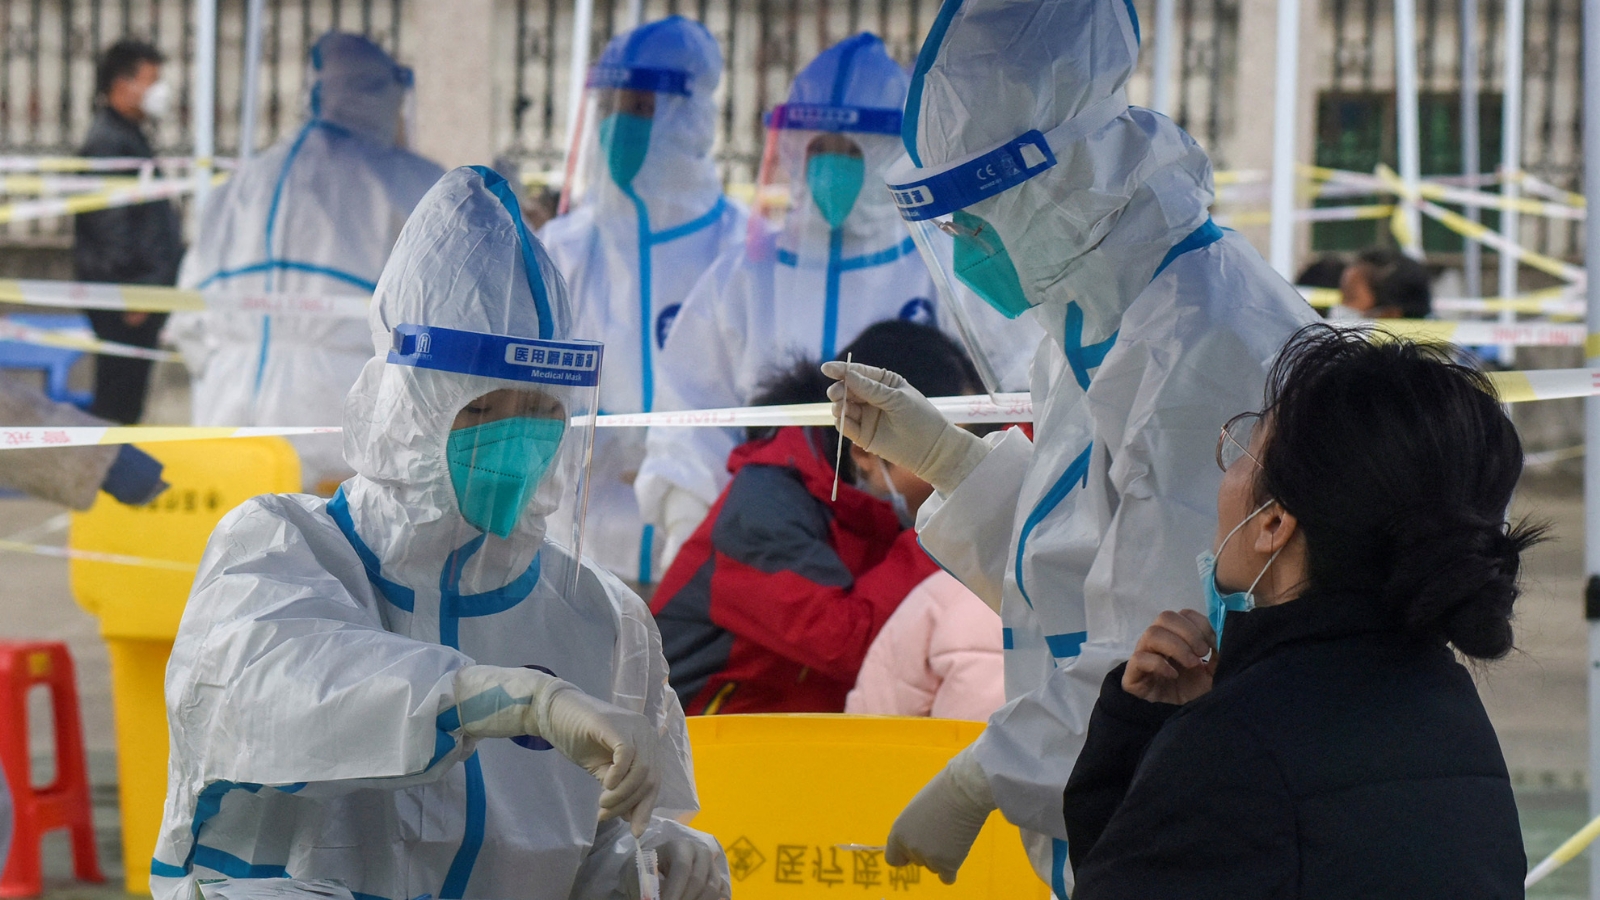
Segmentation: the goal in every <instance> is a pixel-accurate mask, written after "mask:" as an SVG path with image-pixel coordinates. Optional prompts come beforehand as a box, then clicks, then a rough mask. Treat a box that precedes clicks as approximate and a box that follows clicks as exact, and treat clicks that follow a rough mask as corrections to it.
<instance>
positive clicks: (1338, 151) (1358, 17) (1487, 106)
mask: <svg viewBox="0 0 1600 900" xmlns="http://www.w3.org/2000/svg"><path fill="white" fill-rule="evenodd" d="M1477 6H1478V22H1477V28H1476V34H1477V37H1478V43H1477V57H1478V61H1479V72H1478V83H1479V90H1480V93H1481V102H1480V105H1479V109H1480V119H1481V122H1482V128H1481V141H1480V149H1479V155H1480V157H1481V165H1482V168H1483V169H1484V170H1485V171H1490V170H1493V169H1494V168H1495V167H1496V166H1497V165H1498V164H1499V161H1500V106H1501V102H1500V101H1501V96H1502V91H1503V84H1502V74H1503V73H1502V68H1503V65H1504V60H1505V57H1504V49H1505V46H1504V45H1505V32H1504V26H1505V22H1504V4H1503V3H1501V2H1497V0H1480V2H1479V3H1478V4H1477ZM1392 9H1393V4H1392V3H1390V2H1387V0H1323V3H1322V9H1321V14H1322V33H1324V34H1327V35H1330V36H1331V39H1332V40H1331V47H1332V50H1331V52H1330V53H1328V54H1327V56H1328V63H1329V65H1328V66H1327V68H1326V70H1325V71H1324V73H1323V75H1322V78H1321V80H1320V83H1319V84H1318V85H1317V90H1318V96H1319V102H1318V105H1317V123H1316V124H1317V146H1316V157H1317V162H1319V163H1321V164H1324V165H1331V166H1336V167H1339V168H1357V169H1365V170H1369V171H1370V169H1371V168H1372V166H1374V165H1376V164H1377V163H1378V162H1386V163H1388V164H1390V165H1394V164H1395V162H1396V157H1397V147H1396V133H1395V114H1394V85H1395V76H1394V65H1395V54H1394V30H1393V19H1392V16H1391V11H1392ZM1417 15H1418V22H1417V35H1418V43H1417V50H1418V54H1417V69H1418V72H1417V76H1418V84H1419V87H1420V90H1421V98H1420V112H1421V123H1422V133H1421V144H1422V147H1421V150H1422V167H1423V168H1422V171H1423V174H1425V175H1429V174H1448V173H1457V172H1460V171H1461V146H1460V145H1461V122H1460V113H1459V108H1460V99H1459V98H1460V87H1461V52H1460V49H1461V30H1460V25H1461V22H1460V3H1459V0H1420V2H1419V3H1418V4H1417ZM1581 18H1582V2H1581V0H1527V12H1526V27H1525V29H1524V43H1523V94H1522V97H1523V101H1522V103H1523V120H1522V136H1523V137H1522V159H1523V165H1524V167H1525V168H1526V169H1527V170H1528V171H1529V172H1531V173H1533V174H1534V175H1537V176H1539V177H1540V178H1542V179H1544V180H1546V181H1550V182H1552V183H1554V184H1556V185H1559V186H1561V187H1565V188H1567V189H1568V190H1573V191H1580V190H1582V170H1581V168H1582V148H1583V120H1582V115H1581V111H1582V103H1581V102H1580V101H1581V88H1582V84H1581V82H1582V65H1583V47H1582V34H1583V29H1582V27H1581V25H1582V23H1581ZM1489 219H1490V224H1494V221H1493V219H1494V217H1493V215H1492V214H1491V215H1490V216H1489ZM1521 227H1522V233H1521V239H1522V240H1523V241H1524V242H1526V243H1529V244H1531V245H1532V246H1534V247H1535V248H1537V249H1539V250H1541V251H1543V252H1546V253H1550V254H1553V255H1558V256H1566V257H1570V258H1577V257H1580V256H1581V255H1582V253H1583V245H1582V236H1581V230H1580V223H1578V222H1576V221H1558V220H1552V219H1537V218H1531V217H1524V218H1523V220H1522V226H1521ZM1382 228H1383V226H1382V225H1379V224H1373V223H1339V224H1336V225H1321V226H1318V235H1319V244H1320V245H1321V246H1324V247H1341V248H1348V247H1349V246H1351V245H1356V244H1363V243H1370V241H1371V240H1373V239H1376V238H1377V237H1378V235H1379V233H1380V232H1381V230H1382ZM1428 231H1429V234H1428V236H1427V240H1426V244H1427V246H1428V248H1429V249H1430V250H1450V249H1455V248H1458V247H1459V246H1460V240H1459V238H1456V237H1454V236H1451V235H1449V234H1448V233H1447V232H1445V231H1444V229H1442V228H1439V227H1438V226H1435V225H1433V223H1429V226H1428Z"/></svg>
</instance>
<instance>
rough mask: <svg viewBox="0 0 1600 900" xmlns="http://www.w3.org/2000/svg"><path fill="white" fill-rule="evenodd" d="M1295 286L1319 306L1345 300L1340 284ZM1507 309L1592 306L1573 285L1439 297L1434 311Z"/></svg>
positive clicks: (1573, 310) (1554, 310) (1572, 312)
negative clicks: (1510, 295)
mask: <svg viewBox="0 0 1600 900" xmlns="http://www.w3.org/2000/svg"><path fill="white" fill-rule="evenodd" d="M1295 290H1297V291H1299V292H1300V296H1302V297H1304V298H1306V302H1307V303H1309V304H1311V305H1312V306H1314V307H1316V308H1317V309H1331V308H1332V307H1335V306H1338V305H1339V303H1340V302H1341V301H1342V300H1343V297H1342V295H1341V294H1340V293H1339V290H1338V289H1337V288H1319V287H1306V286H1305V285H1299V286H1297V287H1296V288H1295ZM1503 309H1509V310H1511V311H1512V312H1515V313H1521V314H1523V315H1529V316H1567V317H1571V316H1578V317H1582V316H1583V315H1584V314H1585V313H1586V312H1587V310H1588V303H1587V302H1586V301H1584V300H1583V299H1582V296H1581V295H1580V294H1579V293H1578V291H1577V290H1576V289H1575V288H1574V287H1572V286H1571V285H1565V286H1562V287H1553V288H1545V289H1544V290H1542V291H1531V292H1529V293H1526V294H1522V295H1520V296H1517V297H1513V298H1511V299H1510V300H1506V299H1505V298H1503V297H1435V298H1434V300H1433V311H1434V312H1437V313H1457V314H1477V313H1497V312H1500V311H1501V310H1503Z"/></svg>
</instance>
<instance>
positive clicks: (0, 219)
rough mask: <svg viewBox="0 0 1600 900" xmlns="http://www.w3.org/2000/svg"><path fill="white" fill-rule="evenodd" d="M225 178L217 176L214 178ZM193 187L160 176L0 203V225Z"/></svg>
mask: <svg viewBox="0 0 1600 900" xmlns="http://www.w3.org/2000/svg"><path fill="white" fill-rule="evenodd" d="M224 178H226V176H224V175H218V176H217V177H216V181H217V182H218V183H221V181H222V180H223V179H224ZM193 190H194V181H193V180H191V179H188V178H163V179H159V180H155V181H150V182H147V183H144V184H136V185H134V186H132V187H125V188H118V189H116V190H111V191H97V192H94V193H91V194H74V195H72V196H70V197H51V198H48V199H44V200H23V201H20V202H18V203H9V204H5V205H3V206H0V225H3V224H5V223H8V222H29V221H33V220H35V219H48V218H52V217H54V216H75V215H77V214H79V213H86V212H99V211H100V210H103V209H116V208H118V207H122V206H135V205H137V204H140V203H150V202H152V201H155V200H168V199H171V198H173V197H180V196H182V195H184V194H187V193H190V192H192V191H193Z"/></svg>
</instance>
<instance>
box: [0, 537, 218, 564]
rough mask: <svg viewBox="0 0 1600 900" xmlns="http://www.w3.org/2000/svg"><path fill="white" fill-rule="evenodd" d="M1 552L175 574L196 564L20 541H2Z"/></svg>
mask: <svg viewBox="0 0 1600 900" xmlns="http://www.w3.org/2000/svg"><path fill="white" fill-rule="evenodd" d="M0 551H6V552H8V553H31V554H33V555H35V556H54V557H56V558H58V559H81V560H83V561H85V562H100V563H112V564H114V565H119V566H141V567H143V568H147V569H167V570H170V571H173V572H193V571H194V570H195V564H194V563H181V562H174V561H172V560H170V559H149V558H147V557H143V556H124V555H122V554H121V553H99V552H97V551H94V550H77V549H74V548H72V547H51V546H48V545H45V544H24V543H21V542H19V541H8V540H0Z"/></svg>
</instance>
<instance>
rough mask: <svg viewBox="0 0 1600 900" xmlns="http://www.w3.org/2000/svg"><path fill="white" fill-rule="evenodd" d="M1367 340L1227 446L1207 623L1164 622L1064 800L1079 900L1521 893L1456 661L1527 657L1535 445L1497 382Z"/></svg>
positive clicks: (1507, 811)
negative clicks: (1522, 436) (1516, 650)
mask: <svg viewBox="0 0 1600 900" xmlns="http://www.w3.org/2000/svg"><path fill="white" fill-rule="evenodd" d="M1368 337H1369V336H1368V335H1365V334H1362V333H1359V332H1351V331H1336V330H1334V329H1332V328H1329V327H1328V326H1323V325H1313V326H1310V327H1308V328H1306V329H1304V330H1302V331H1301V332H1300V333H1298V334H1297V335H1296V336H1295V338H1294V339H1293V340H1292V341H1290V343H1289V345H1288V346H1287V348H1286V349H1285V350H1284V352H1283V354H1282V355H1281V357H1280V358H1279V360H1278V362H1277V363H1276V365H1275V367H1274V369H1273V372H1272V375H1271V377H1270V379H1269V381H1268V388H1267V403H1266V407H1265V409H1264V410H1263V411H1262V412H1260V413H1250V414H1245V415H1243V416H1239V417H1236V418H1235V419H1233V420H1232V421H1230V422H1228V423H1227V425H1225V426H1224V427H1223V430H1222V433H1221V435H1220V438H1219V443H1218V447H1217V464H1218V465H1219V466H1220V467H1222V469H1223V471H1224V472H1225V474H1224V476H1223V481H1222V487H1221V488H1220V490H1219V491H1218V492H1217V513H1218V516H1217V536H1216V543H1215V544H1214V546H1213V548H1212V549H1211V550H1210V551H1208V552H1206V553H1202V554H1201V556H1200V558H1199V562H1200V576H1201V589H1202V592H1203V593H1202V596H1204V597H1206V599H1207V602H1206V608H1207V610H1208V614H1201V613H1198V612H1195V611H1193V610H1182V611H1179V612H1165V613H1162V614H1161V616H1160V617H1159V618H1158V619H1157V620H1156V622H1155V623H1154V624H1153V625H1151V626H1150V628H1149V629H1148V630H1147V631H1146V632H1145V633H1144V635H1143V636H1142V637H1141V638H1140V640H1139V643H1138V645H1137V647H1136V649H1135V651H1134V653H1133V655H1132V658H1131V659H1130V660H1129V661H1128V662H1127V663H1126V664H1125V665H1123V666H1120V667H1118V668H1117V669H1114V670H1113V671H1112V672H1111V673H1110V675H1108V676H1107V678H1106V680H1105V682H1104V686H1103V688H1102V691H1101V695H1100V699H1099V702H1098V703H1097V704H1096V706H1095V709H1094V714H1093V717H1092V718H1091V720H1090V725H1089V732H1088V737H1087V742H1086V744H1085V746H1084V749H1083V752H1082V754H1081V755H1080V756H1079V757H1078V762H1077V766H1076V768H1075V769H1074V770H1073V774H1072V779H1071V781H1070V782H1068V784H1067V789H1066V797H1065V812H1066V823H1067V834H1068V837H1069V848H1070V853H1071V857H1072V863H1073V867H1074V869H1075V871H1076V875H1077V889H1076V890H1075V891H1074V893H1073V897H1074V900H1102V898H1110V897H1128V898H1140V900H1144V898H1152V897H1190V898H1192V897H1219V898H1220V897H1227V898H1230V900H1240V898H1249V897H1341V898H1343V897H1362V898H1373V897H1394V898H1397V900H1398V898H1404V900H1424V898H1431V897H1438V898H1450V900H1464V898H1476V897H1521V896H1522V895H1523V891H1522V879H1523V875H1524V872H1525V871H1526V866H1527V863H1526V859H1525V857H1524V854H1523V849H1522V835H1521V829H1520V826H1519V824H1518V820H1517V809H1516V805H1515V802H1514V800H1513V798H1512V793H1511V782H1510V779H1509V777H1508V775H1507V773H1506V765H1505V760H1504V758H1503V757H1502V756H1501V753H1500V745H1499V742H1498V741H1497V740H1496V738H1495V733H1494V729H1493V727H1492V726H1491V725H1490V723H1489V718H1488V715H1487V714H1486V713H1485V712H1484V709H1483V704H1482V702H1481V701H1480V700H1479V698H1478V694H1477V690H1476V689H1475V687H1474V686H1473V683H1472V678H1471V676H1470V674H1469V673H1468V671H1467V669H1466V668H1465V667H1463V666H1462V665H1461V663H1460V662H1458V661H1457V655H1458V654H1459V655H1460V656H1464V657H1468V658H1470V659H1476V660H1488V659H1498V658H1500V657H1503V656H1505V655H1506V654H1507V653H1509V652H1510V651H1511V649H1512V630H1511V617H1512V605H1513V603H1514V602H1515V600H1516V599H1517V596H1518V593H1519V589H1518V585H1517V574H1518V571H1519V568H1520V559H1521V554H1522V552H1523V551H1524V550H1526V549H1527V548H1528V547H1529V546H1530V545H1532V544H1533V543H1534V542H1535V541H1536V540H1538V538H1539V535H1540V530H1539V529H1536V528H1530V527H1528V526H1527V525H1525V524H1518V525H1512V524H1509V523H1508V522H1507V521H1506V509H1507V507H1508V505H1509V504H1510V502H1511V493H1512V490H1513V488H1514V487H1515V486H1516V483H1517V478H1518V476H1519V475H1520V473H1521V471H1522V445H1521V442H1520V441H1519V440H1518V438H1517V433H1516V430H1515V429H1514V427H1513V426H1512V424H1511V421H1510V420H1509V419H1508V418H1507V417H1506V415H1505V413H1504V412H1503V411H1502V409H1501V408H1500V406H1499V404H1498V402H1497V401H1496V399H1495V396H1494V390H1493V388H1492V387H1491V386H1490V384H1489V382H1488V381H1487V380H1486V379H1485V378H1484V377H1483V376H1482V375H1481V374H1480V373H1478V372H1476V371H1473V370H1471V369H1468V368H1465V367H1462V366H1458V365H1454V364H1452V363H1450V362H1449V361H1448V356H1447V353H1446V351H1445V349H1444V348H1439V347H1426V346H1420V345H1417V344H1413V343H1410V342H1406V341H1393V340H1384V341H1382V342H1376V343H1374V342H1370V341H1369V340H1368ZM1174 605H1175V606H1181V605H1184V598H1174ZM1219 636H1220V643H1219V642H1218V637H1219Z"/></svg>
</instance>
